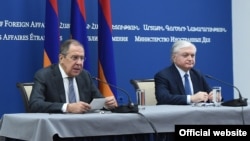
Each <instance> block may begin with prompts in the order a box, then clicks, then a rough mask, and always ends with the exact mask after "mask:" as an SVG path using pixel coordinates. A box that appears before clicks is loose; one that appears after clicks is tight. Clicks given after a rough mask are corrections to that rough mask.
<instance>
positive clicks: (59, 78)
mask: <svg viewBox="0 0 250 141" xmlns="http://www.w3.org/2000/svg"><path fill="white" fill-rule="evenodd" d="M84 60H85V52H84V47H83V45H82V44H81V43H79V42H78V41H76V40H73V39H69V40H67V41H65V42H64V43H63V44H62V45H61V48H60V54H59V64H53V65H51V66H48V67H46V68H42V69H40V70H38V71H37V72H36V73H35V76H34V86H33V89H32V92H31V96H30V100H29V107H30V110H31V112H39V113H85V112H88V111H89V110H90V109H91V106H90V104H89V103H90V102H91V101H92V100H93V98H101V97H103V96H102V94H101V93H100V92H99V90H98V89H97V87H96V85H95V83H94V82H93V80H92V77H91V75H90V74H89V73H88V72H87V71H86V70H84V69H83V63H84ZM69 78H72V79H73V88H74V90H73V91H74V94H73V95H74V102H72V103H71V102H70V98H68V95H69V93H70V90H69V87H70V86H69V85H70V84H69ZM105 99H106V101H105V107H106V108H107V109H112V108H115V107H116V106H117V102H116V99H115V97H114V96H110V97H106V98H105Z"/></svg>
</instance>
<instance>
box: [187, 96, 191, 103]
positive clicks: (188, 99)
mask: <svg viewBox="0 0 250 141" xmlns="http://www.w3.org/2000/svg"><path fill="white" fill-rule="evenodd" d="M191 103H192V102H191V95H187V104H191Z"/></svg>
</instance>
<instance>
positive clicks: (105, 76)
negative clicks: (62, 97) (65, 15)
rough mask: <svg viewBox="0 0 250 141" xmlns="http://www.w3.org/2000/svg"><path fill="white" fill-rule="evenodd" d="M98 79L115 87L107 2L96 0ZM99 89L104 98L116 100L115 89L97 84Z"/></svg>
mask: <svg viewBox="0 0 250 141" xmlns="http://www.w3.org/2000/svg"><path fill="white" fill-rule="evenodd" d="M98 77H99V78H100V79H101V80H102V81H105V82H107V83H109V84H112V85H116V73H115V63H114V53H113V43H112V21H111V9H110V1H109V0H98ZM99 89H100V91H101V92H102V94H103V95H104V96H105V97H106V96H111V95H114V96H115V97H116V98H117V95H116V88H114V87H111V86H109V85H107V84H104V83H101V82H99Z"/></svg>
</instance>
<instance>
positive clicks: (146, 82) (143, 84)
mask: <svg viewBox="0 0 250 141" xmlns="http://www.w3.org/2000/svg"><path fill="white" fill-rule="evenodd" d="M130 84H132V86H133V87H134V89H135V91H136V90H137V89H144V90H145V105H156V103H157V101H156V98H155V82H154V79H131V80H130Z"/></svg>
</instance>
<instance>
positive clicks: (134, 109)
mask: <svg viewBox="0 0 250 141" xmlns="http://www.w3.org/2000/svg"><path fill="white" fill-rule="evenodd" d="M92 79H94V80H96V81H98V82H101V83H104V84H107V85H109V86H111V87H114V88H116V89H118V90H120V91H122V92H123V93H124V94H125V95H126V96H127V97H128V105H122V106H118V107H116V108H114V109H111V112H114V113H138V105H136V104H134V103H133V102H132V100H131V97H130V96H129V94H128V92H127V91H125V90H124V89H122V88H120V87H117V86H115V85H112V84H110V83H108V82H106V81H102V80H101V79H99V78H97V77H92Z"/></svg>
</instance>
